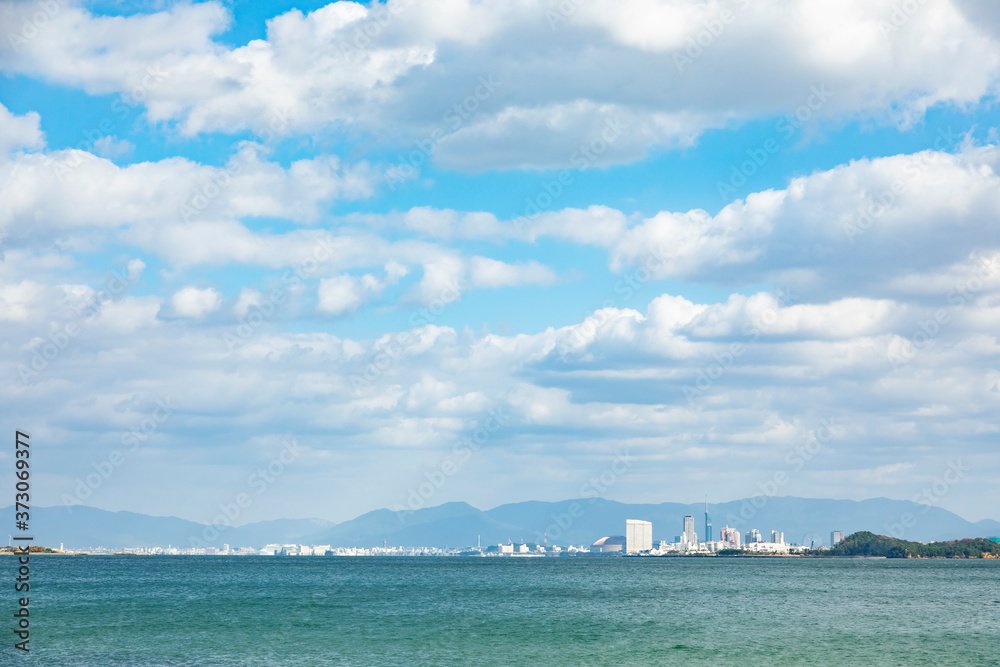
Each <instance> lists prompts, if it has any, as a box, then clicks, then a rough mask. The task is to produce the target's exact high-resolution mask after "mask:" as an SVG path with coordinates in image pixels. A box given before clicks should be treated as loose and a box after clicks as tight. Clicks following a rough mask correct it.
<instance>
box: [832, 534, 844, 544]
mask: <svg viewBox="0 0 1000 667" xmlns="http://www.w3.org/2000/svg"><path fill="white" fill-rule="evenodd" d="M843 541H844V531H842V530H835V531H833V532H831V533H830V546H831V547H835V546H837V544H839V543H840V542H843Z"/></svg>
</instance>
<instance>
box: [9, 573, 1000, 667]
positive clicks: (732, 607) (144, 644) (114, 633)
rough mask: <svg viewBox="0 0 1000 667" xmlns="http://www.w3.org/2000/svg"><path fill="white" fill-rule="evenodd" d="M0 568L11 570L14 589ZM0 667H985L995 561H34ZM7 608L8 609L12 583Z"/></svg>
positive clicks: (996, 603)
mask: <svg viewBox="0 0 1000 667" xmlns="http://www.w3.org/2000/svg"><path fill="white" fill-rule="evenodd" d="M13 561H14V559H13V558H8V559H4V560H0V563H3V562H7V563H10V564H9V565H8V566H7V570H8V571H9V573H10V576H9V579H10V580H11V581H12V580H13V577H14V575H13V569H14V565H13ZM31 565H32V572H31V593H30V597H31V607H30V608H31V621H32V625H31V643H30V646H31V648H32V650H31V653H30V654H29V655H27V656H26V655H24V654H23V653H22V652H20V651H16V650H15V649H13V643H14V638H13V632H12V630H13V627H14V623H13V618H12V615H11V614H10V613H8V614H5V615H4V617H5V618H7V619H8V620H7V626H8V628H10V630H7V629H3V632H2V635H0V636H5V637H7V639H5V641H4V645H3V647H2V649H0V663H2V664H4V665H15V664H19V665H20V664H23V665H28V664H39V665H42V664H44V665H102V666H105V665H227V666H228V665H273V664H287V665H465V664H474V665H514V664H537V665H613V664H620V665H864V666H873V665H899V666H904V665H905V666H907V667H912V666H916V665H935V666H940V665H963V666H967V665H991V666H995V665H998V664H1000V561H966V560H933V561H931V560H921V561H915V560H905V561H904V560H820V559H760V558H756V559H736V558H544V559H543V558H322V557H313V558H267V557H211V556H206V557H169V556H168V557H141V556H140V557H117V556H103V557H102V556H87V557H69V556H47V557H33V558H32V559H31ZM4 588H5V589H6V590H8V593H7V594H6V595H5V596H4V598H3V604H4V606H5V607H6V608H7V609H8V611H9V612H13V610H14V605H15V601H14V594H13V586H12V585H11V586H4Z"/></svg>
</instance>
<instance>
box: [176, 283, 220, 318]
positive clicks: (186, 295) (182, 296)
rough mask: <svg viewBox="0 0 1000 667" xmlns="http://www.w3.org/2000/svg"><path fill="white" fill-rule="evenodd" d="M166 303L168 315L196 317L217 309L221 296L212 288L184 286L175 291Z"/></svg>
mask: <svg viewBox="0 0 1000 667" xmlns="http://www.w3.org/2000/svg"><path fill="white" fill-rule="evenodd" d="M167 303H168V304H169V314H170V315H173V316H174V317H184V318H197V317H202V316H203V315H206V314H208V313H211V312H214V311H215V310H217V309H218V308H219V306H220V305H222V296H221V295H220V294H219V292H218V291H217V290H214V289H212V288H207V289H198V288H197V287H185V288H183V289H181V290H178V291H177V292H175V293H174V295H173V296H171V297H170V299H169V300H168V302H167Z"/></svg>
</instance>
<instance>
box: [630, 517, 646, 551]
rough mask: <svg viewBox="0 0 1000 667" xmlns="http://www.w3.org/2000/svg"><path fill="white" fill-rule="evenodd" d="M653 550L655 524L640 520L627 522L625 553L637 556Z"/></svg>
mask: <svg viewBox="0 0 1000 667" xmlns="http://www.w3.org/2000/svg"><path fill="white" fill-rule="evenodd" d="M652 548H653V524H652V523H650V522H649V521H640V520H639V519H626V520H625V553H629V554H637V553H639V552H640V551H649V550H650V549H652Z"/></svg>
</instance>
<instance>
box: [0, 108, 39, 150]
mask: <svg viewBox="0 0 1000 667" xmlns="http://www.w3.org/2000/svg"><path fill="white" fill-rule="evenodd" d="M44 145H45V135H44V133H43V132H42V130H41V117H40V116H39V115H38V114H37V113H36V112H34V111H29V112H28V113H26V114H24V115H23V116H17V115H15V114H13V113H11V112H10V110H9V109H7V107H5V106H4V105H3V104H0V161H3V160H5V159H6V157H7V154H8V153H9V152H10V151H12V150H15V149H18V148H29V149H33V148H42V147H43V146H44Z"/></svg>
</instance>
